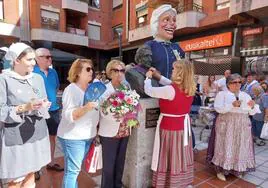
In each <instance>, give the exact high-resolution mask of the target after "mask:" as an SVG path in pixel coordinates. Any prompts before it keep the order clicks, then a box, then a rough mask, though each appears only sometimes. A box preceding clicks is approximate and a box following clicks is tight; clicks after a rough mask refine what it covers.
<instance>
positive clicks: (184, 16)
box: [128, 3, 206, 42]
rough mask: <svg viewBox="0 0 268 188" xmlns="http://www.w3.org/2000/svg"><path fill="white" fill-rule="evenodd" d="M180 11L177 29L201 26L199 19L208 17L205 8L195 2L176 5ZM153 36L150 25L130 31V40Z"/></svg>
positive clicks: (177, 17)
mask: <svg viewBox="0 0 268 188" xmlns="http://www.w3.org/2000/svg"><path fill="white" fill-rule="evenodd" d="M176 10H177V12H178V14H177V16H176V19H177V30H178V29H183V28H189V27H191V28H193V27H199V21H200V20H201V19H203V18H204V17H206V14H204V13H203V8H202V6H200V5H197V4H195V3H191V4H187V5H184V6H180V7H176ZM150 36H152V35H151V30H150V25H149V24H148V25H145V26H142V27H137V28H135V29H133V30H130V31H129V39H128V40H129V42H133V41H137V40H141V39H145V38H148V37H150Z"/></svg>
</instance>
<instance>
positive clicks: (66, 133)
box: [57, 83, 99, 140]
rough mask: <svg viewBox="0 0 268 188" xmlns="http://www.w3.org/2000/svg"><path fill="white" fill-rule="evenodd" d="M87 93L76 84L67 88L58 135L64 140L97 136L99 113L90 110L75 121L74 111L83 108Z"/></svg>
mask: <svg viewBox="0 0 268 188" xmlns="http://www.w3.org/2000/svg"><path fill="white" fill-rule="evenodd" d="M84 95H85V92H84V91H83V90H82V89H80V88H79V87H78V86H77V85H76V84H75V83H71V84H70V85H69V86H67V87H66V88H65V90H64V92H63V96H62V106H63V109H62V118H61V121H60V124H59V128H58V133H57V135H58V136H59V137H60V138H63V139H70V140H82V139H90V138H93V137H94V136H96V134H97V124H98V122H99V111H98V110H95V109H93V110H90V111H88V112H87V113H86V114H85V115H83V116H82V117H80V118H79V119H77V120H74V119H73V115H72V114H73V111H74V110H75V109H77V108H78V107H81V106H83V101H84Z"/></svg>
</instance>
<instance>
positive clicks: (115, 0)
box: [113, 0, 123, 8]
mask: <svg viewBox="0 0 268 188" xmlns="http://www.w3.org/2000/svg"><path fill="white" fill-rule="evenodd" d="M122 5H123V0H113V8H118V7H121V6H122Z"/></svg>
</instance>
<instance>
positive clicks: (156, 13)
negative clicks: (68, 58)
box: [150, 4, 177, 38]
mask: <svg viewBox="0 0 268 188" xmlns="http://www.w3.org/2000/svg"><path fill="white" fill-rule="evenodd" d="M167 11H172V12H174V13H175V15H176V14H177V11H176V9H174V8H172V6H171V5H169V4H164V5H161V6H160V7H158V8H157V9H155V10H154V11H153V13H152V16H151V20H150V26H151V33H152V35H153V37H154V38H155V37H156V35H157V30H158V20H159V17H160V16H161V15H162V14H163V13H165V12H167Z"/></svg>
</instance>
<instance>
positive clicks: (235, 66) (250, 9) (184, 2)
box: [0, 0, 268, 80]
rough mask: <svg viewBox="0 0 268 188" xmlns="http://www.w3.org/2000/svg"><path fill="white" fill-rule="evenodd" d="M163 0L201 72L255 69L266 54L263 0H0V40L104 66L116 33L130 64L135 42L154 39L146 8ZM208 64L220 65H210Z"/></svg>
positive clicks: (63, 66)
mask: <svg viewBox="0 0 268 188" xmlns="http://www.w3.org/2000/svg"><path fill="white" fill-rule="evenodd" d="M163 3H169V4H172V5H173V6H174V8H176V10H177V12H178V14H177V25H178V27H177V29H176V31H175V36H174V42H179V43H180V44H181V45H182V47H183V48H184V50H185V51H186V52H187V57H188V58H190V59H192V60H194V62H195V63H196V66H199V67H205V68H203V69H204V71H201V72H200V74H205V75H208V74H222V71H223V69H226V68H231V69H232V70H233V71H234V72H243V71H249V69H250V70H251V67H252V70H254V68H255V69H256V71H257V63H255V64H254V63H252V62H265V61H266V59H267V58H266V55H267V53H268V50H267V45H268V44H267V43H268V42H267V41H268V38H267V36H268V34H267V31H268V29H267V24H268V23H267V22H268V21H267V20H268V19H267V15H265V12H266V11H267V10H268V1H263V0H256V1H255V0H254V3H253V1H251V0H111V1H105V0H0V28H1V29H0V47H1V46H8V45H10V44H11V43H12V42H16V41H25V42H28V43H30V44H31V45H32V46H33V47H35V48H37V47H47V48H50V49H51V50H52V51H54V50H58V51H56V52H53V53H55V54H58V53H59V51H64V52H68V53H70V54H65V55H66V57H69V56H70V58H69V60H71V57H72V54H75V55H76V56H73V58H75V57H87V58H91V59H92V60H93V61H94V63H95V66H96V68H97V69H100V70H102V69H104V68H105V66H106V64H107V62H108V61H109V60H110V59H111V58H115V57H118V56H119V49H118V48H119V38H120V39H121V40H120V42H121V44H122V51H123V61H124V62H125V63H127V64H128V63H131V62H133V61H134V55H135V52H136V50H137V48H138V47H139V46H141V45H142V44H143V43H144V42H145V41H147V40H151V39H152V36H151V33H150V27H149V20H150V17H151V13H152V11H153V9H154V8H156V7H157V6H159V5H161V4H163ZM118 33H119V34H118ZM225 39H228V40H225ZM68 55H69V56H68ZM259 56H261V58H260V57H259ZM260 59H261V60H260ZM60 60H61V59H60V58H57V61H58V62H59V63H56V66H58V67H59V68H58V71H59V72H63V73H62V75H64V74H65V72H66V70H67V69H68V66H69V64H70V62H68V63H69V64H68V63H66V62H65V61H68V58H67V60H66V59H64V61H63V60H62V62H61V61H60ZM248 62H250V63H248ZM248 64H250V65H248ZM262 64H263V65H262V66H263V67H265V63H262ZM211 66H213V67H218V68H216V69H212V70H215V71H214V72H213V71H211V72H210V71H209V69H207V67H211ZM259 67H260V66H259ZM259 69H260V68H258V70H259ZM61 79H62V80H64V79H65V78H64V76H62V78H61Z"/></svg>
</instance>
